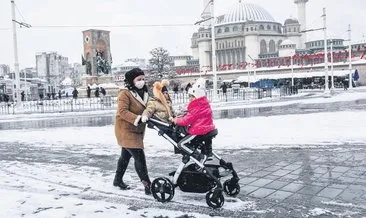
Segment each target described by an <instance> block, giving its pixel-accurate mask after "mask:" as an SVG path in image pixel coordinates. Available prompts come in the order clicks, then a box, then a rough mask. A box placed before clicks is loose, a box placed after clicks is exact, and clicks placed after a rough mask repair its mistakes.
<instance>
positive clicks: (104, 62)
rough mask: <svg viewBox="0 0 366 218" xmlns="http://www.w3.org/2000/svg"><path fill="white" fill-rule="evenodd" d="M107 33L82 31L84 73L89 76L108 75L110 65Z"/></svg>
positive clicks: (110, 58) (92, 30)
mask: <svg viewBox="0 0 366 218" xmlns="http://www.w3.org/2000/svg"><path fill="white" fill-rule="evenodd" d="M109 33H110V32H109V31H105V30H95V29H90V30H85V31H83V43H84V60H83V65H85V72H86V74H87V75H90V76H100V75H103V74H110V73H111V70H110V66H111V63H112V56H111V47H110V36H109Z"/></svg>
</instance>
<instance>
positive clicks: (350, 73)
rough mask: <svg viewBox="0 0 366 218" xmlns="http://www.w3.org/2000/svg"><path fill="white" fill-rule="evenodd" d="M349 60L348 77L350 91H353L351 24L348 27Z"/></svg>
mask: <svg viewBox="0 0 366 218" xmlns="http://www.w3.org/2000/svg"><path fill="white" fill-rule="evenodd" d="M348 43H349V45H348V58H349V67H348V69H349V77H348V85H349V87H348V89H352V88H353V86H352V45H351V44H352V43H351V24H349V25H348Z"/></svg>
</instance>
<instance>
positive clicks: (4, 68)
mask: <svg viewBox="0 0 366 218" xmlns="http://www.w3.org/2000/svg"><path fill="white" fill-rule="evenodd" d="M8 74H10V67H9V65H6V64H0V77H5V75H8Z"/></svg>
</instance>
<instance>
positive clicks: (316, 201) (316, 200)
mask: <svg viewBox="0 0 366 218" xmlns="http://www.w3.org/2000/svg"><path fill="white" fill-rule="evenodd" d="M329 201H334V200H333V199H331V198H327V197H320V196H314V197H313V198H312V199H311V203H312V204H313V205H315V206H318V205H319V204H321V203H324V202H329Z"/></svg>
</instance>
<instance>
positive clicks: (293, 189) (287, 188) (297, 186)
mask: <svg viewBox="0 0 366 218" xmlns="http://www.w3.org/2000/svg"><path fill="white" fill-rule="evenodd" d="M303 187H304V184H299V183H290V184H288V185H286V186H284V187H282V188H281V189H280V190H281V191H289V192H297V191H298V190H300V189H302V188H303Z"/></svg>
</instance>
